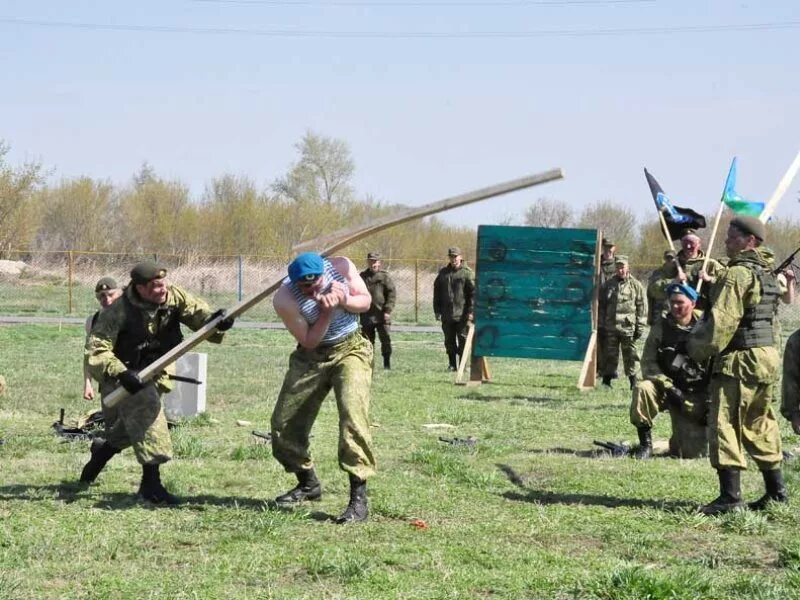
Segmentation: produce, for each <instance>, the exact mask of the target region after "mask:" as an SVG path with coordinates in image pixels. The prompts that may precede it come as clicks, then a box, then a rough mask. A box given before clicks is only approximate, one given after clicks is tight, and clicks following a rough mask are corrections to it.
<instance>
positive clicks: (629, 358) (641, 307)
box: [598, 255, 647, 389]
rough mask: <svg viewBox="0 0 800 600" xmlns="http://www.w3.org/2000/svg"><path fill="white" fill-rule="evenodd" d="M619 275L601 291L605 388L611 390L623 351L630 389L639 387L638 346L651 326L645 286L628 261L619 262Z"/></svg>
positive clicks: (617, 259) (625, 259)
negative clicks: (635, 276)
mask: <svg viewBox="0 0 800 600" xmlns="http://www.w3.org/2000/svg"><path fill="white" fill-rule="evenodd" d="M615 265H616V274H615V275H614V277H612V278H611V279H609V280H608V281H606V282H605V284H603V287H602V288H601V290H600V302H599V311H598V312H599V317H598V323H599V325H600V326H599V328H598V331H599V332H600V333H602V335H603V337H604V339H605V345H604V347H603V348H601V351H602V353H603V359H602V361H603V374H602V375H603V385H606V386H608V387H611V380H612V379H614V378H615V377H616V372H617V365H618V364H619V354H620V349H621V350H622V363H623V366H624V369H625V375H627V377H628V381H629V383H630V388H631V389H633V387H634V386H635V385H636V383H637V381H638V378H637V376H636V373H637V370H638V366H639V354H638V352H637V350H636V342H637V341H638V340H639V338H641V337H642V335H643V334H644V330H645V327H646V326H647V298H646V297H645V290H644V286H643V285H642V284H641V283H639V281H637V280H636V279H635V278H634V277H633V276H632V275H631V274H630V270H629V268H628V257H627V256H622V255H618V256H617V257H616V259H615Z"/></svg>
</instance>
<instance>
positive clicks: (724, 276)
mask: <svg viewBox="0 0 800 600" xmlns="http://www.w3.org/2000/svg"><path fill="white" fill-rule="evenodd" d="M745 262H757V263H759V264H760V265H761V266H763V267H764V268H767V269H772V268H773V267H774V264H775V258H774V255H773V253H772V251H771V250H770V249H769V248H766V247H764V246H761V247H759V248H754V249H752V250H744V251H742V252H740V253H739V254H737V255H736V256H734V257H733V258H732V259H731V260H730V262H729V263H728V267H727V269H725V270H724V271H723V272H722V273H721V274H720V276H719V277H718V278H717V281H716V282H714V283H713V284H711V286H710V289H709V302H710V303H711V308H710V309H709V310H707V311H706V313H705V316H704V318H703V319H702V320H701V321H700V322H699V323H698V324H697V326H696V327H695V328H694V330H693V331H692V335H691V336H690V338H689V345H688V350H689V355H690V356H691V357H692V358H693V359H694V360H696V361H697V362H703V361H705V360H708V359H709V358H713V359H714V362H713V367H712V372H713V373H720V374H722V375H727V376H729V377H735V378H736V379H739V380H740V381H742V382H743V383H745V384H757V383H767V382H770V381H775V380H776V378H777V375H778V366H779V363H780V355H779V352H778V349H777V348H776V347H775V346H774V345H771V346H760V347H757V348H747V349H745V350H731V351H728V352H724V353H723V351H724V350H725V348H727V346H728V344H729V343H730V341H731V339H732V338H733V334H734V333H736V330H737V329H738V327H739V322H740V321H741V320H742V317H743V316H744V311H745V309H746V308H748V307H751V306H755V305H756V304H758V302H759V301H760V300H761V286H760V285H759V284H758V280H757V279H756V276H755V274H754V273H753V271H752V270H751V269H750V268H749V267H747V266H745V265H744V264H743V263H745Z"/></svg>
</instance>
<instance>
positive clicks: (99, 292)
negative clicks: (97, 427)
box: [83, 277, 122, 400]
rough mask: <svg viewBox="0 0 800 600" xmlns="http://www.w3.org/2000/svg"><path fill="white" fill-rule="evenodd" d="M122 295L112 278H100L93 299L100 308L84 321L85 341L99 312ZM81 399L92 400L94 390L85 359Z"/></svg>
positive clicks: (87, 339)
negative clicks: (95, 299)
mask: <svg viewBox="0 0 800 600" xmlns="http://www.w3.org/2000/svg"><path fill="white" fill-rule="evenodd" d="M121 295H122V289H121V288H120V287H119V284H118V283H117V280H116V279H114V278H113V277H102V278H101V279H100V280H98V282H97V284H95V286H94V297H95V298H97V301H98V302H99V303H100V308H99V309H98V310H96V311H95V313H94V314H93V315H92V316H90V317H88V318H87V319H86V323H85V325H84V328H85V329H86V340H85V341H84V345H85V342H87V341H89V333H90V332H91V331H92V327H94V324H95V323H96V322H97V317H99V316H100V311H103V310H105V309H107V308H108V307H109V306H111V305H112V304H113V303H114V301H115V300H116V299H117V298H119V297H120V296H121ZM83 399H84V400H94V388H93V387H92V376H91V375H90V374H89V363H88V362H87V360H86V358H85V357H84V359H83Z"/></svg>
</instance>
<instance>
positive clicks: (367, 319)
mask: <svg viewBox="0 0 800 600" xmlns="http://www.w3.org/2000/svg"><path fill="white" fill-rule="evenodd" d="M360 275H361V279H363V280H364V283H366V284H367V290H369V293H370V295H371V296H372V304H371V305H370V307H369V310H368V311H367V312H365V313H361V332H362V333H363V334H364V336H365V337H366V338H367V339H368V340H369V341H370V343H371V344H372V345H373V346H374V345H375V332H376V331H377V333H378V338H379V339H380V341H381V355H382V356H383V359H384V364H385V365H386V364H388V359H389V357H390V356H391V355H392V340H391V338H390V337H389V330H390V327H391V323H390V322H389V321H388V320H386V319H385V318H384V314H387V315H389V314H391V313H392V311H393V310H394V303H395V300H396V298H397V291H396V290H395V286H394V281H392V277H391V276H390V275H389V273H387V272H386V271H383V270H381V271H378V272H377V273H376V272H375V271H373V270H372V269H364V270H363V271H361V273H360Z"/></svg>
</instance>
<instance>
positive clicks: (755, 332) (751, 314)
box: [724, 261, 781, 352]
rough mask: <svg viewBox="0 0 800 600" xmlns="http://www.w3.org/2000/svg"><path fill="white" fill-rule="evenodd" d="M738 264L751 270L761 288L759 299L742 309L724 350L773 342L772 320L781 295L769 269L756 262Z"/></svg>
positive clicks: (744, 348) (766, 344) (759, 345)
mask: <svg viewBox="0 0 800 600" xmlns="http://www.w3.org/2000/svg"><path fill="white" fill-rule="evenodd" d="M738 264H741V265H742V266H743V267H747V268H748V269H750V270H751V271H753V274H754V275H755V276H756V281H757V282H758V285H759V287H760V288H761V301H760V302H759V303H758V304H756V305H755V306H750V307H748V308H746V309H745V310H744V315H743V316H742V320H741V321H739V327H738V328H737V329H736V333H734V334H733V338H732V339H731V341H730V343H729V344H728V346H727V347H726V348H725V350H724V352H730V351H732V350H746V349H747V348H758V347H761V346H772V345H774V344H775V330H774V328H773V321H774V319H775V315H776V314H777V312H778V300H779V299H780V295H781V290H780V288H779V287H778V280H777V279H776V278H775V276H774V275H773V274H772V272H771V271H769V270H768V269H765V268H764V267H763V266H761V265H759V264H758V263H755V262H751V261H742V262H741V263H738Z"/></svg>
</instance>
